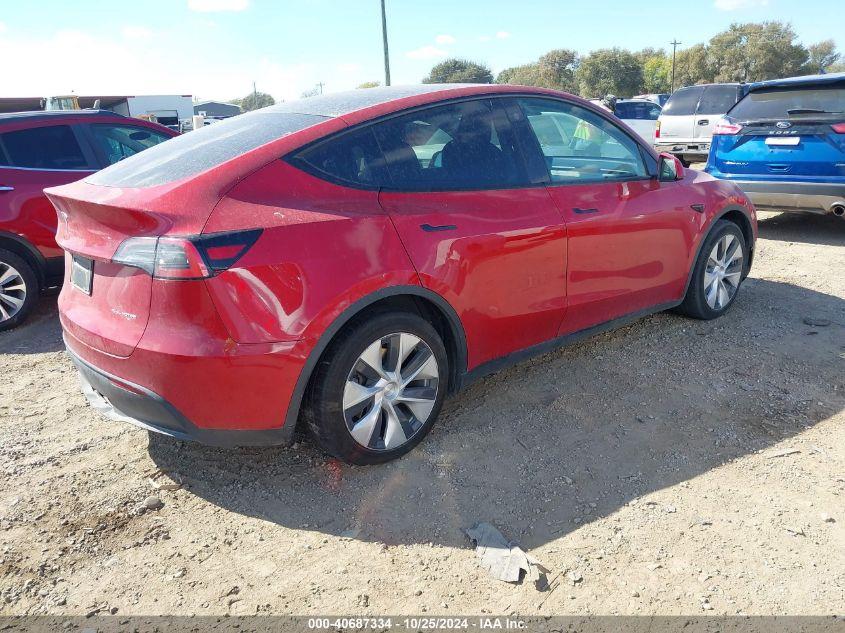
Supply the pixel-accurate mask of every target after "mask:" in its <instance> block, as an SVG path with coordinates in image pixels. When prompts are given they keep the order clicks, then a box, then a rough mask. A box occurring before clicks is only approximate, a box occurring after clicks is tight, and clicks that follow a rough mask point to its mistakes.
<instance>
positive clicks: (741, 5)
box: [713, 0, 769, 11]
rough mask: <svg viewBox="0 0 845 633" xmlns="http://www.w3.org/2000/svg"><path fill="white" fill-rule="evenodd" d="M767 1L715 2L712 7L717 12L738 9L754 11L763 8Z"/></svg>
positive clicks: (737, 0)
mask: <svg viewBox="0 0 845 633" xmlns="http://www.w3.org/2000/svg"><path fill="white" fill-rule="evenodd" d="M768 4H769V0H715V1H714V3H713V6H715V7H716V8H717V9H718V10H719V11H738V10H740V9H754V8H757V7H765V6H766V5H768Z"/></svg>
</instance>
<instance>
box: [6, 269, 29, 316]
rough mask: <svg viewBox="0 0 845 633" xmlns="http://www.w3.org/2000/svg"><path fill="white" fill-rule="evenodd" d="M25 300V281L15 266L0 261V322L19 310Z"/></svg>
mask: <svg viewBox="0 0 845 633" xmlns="http://www.w3.org/2000/svg"><path fill="white" fill-rule="evenodd" d="M25 301H26V282H24V279H23V276H22V275H21V274H20V272H18V270H17V269H16V268H14V267H13V266H11V265H10V264H7V263H6V262H0V322H3V321H8V320H9V319H11V318H12V317H14V316H15V315H16V314H17V313H18V312H20V310H21V308H22V307H23V304H24V302H25Z"/></svg>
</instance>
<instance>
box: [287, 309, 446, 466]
mask: <svg viewBox="0 0 845 633" xmlns="http://www.w3.org/2000/svg"><path fill="white" fill-rule="evenodd" d="M448 376H449V362H448V358H447V356H446V349H445V347H444V345H443V341H442V340H441V338H440V336H439V335H438V333H437V331H436V330H435V329H434V327H433V326H432V325H431V324H430V323H429V322H427V321H425V320H424V319H422V318H421V317H419V316H417V315H415V314H411V313H406V312H388V313H382V314H378V315H376V316H373V317H369V318H367V319H366V320H361V321H359V322H357V323H355V324H353V325H352V326H350V327H349V328H348V329H346V330H343V331H341V332H340V333H339V334H338V335H337V338H336V339H335V340H334V341H332V343H331V344H330V345H329V347H328V349H327V350H326V352H325V353H324V354H323V357H322V358H321V359H320V362H319V364H318V365H317V368H316V369H315V371H314V375H313V376H312V378H311V382H310V385H309V390H308V391H309V392H308V395H307V400H306V405H305V408H304V410H303V419H304V421H305V422H306V423H307V424H308V427H309V428H310V431H311V433H312V434H313V436H314V438H315V439H316V440H317V443H318V444H319V445H320V447H321V448H322V449H323V450H324V451H325V452H327V453H329V454H331V455H334V456H335V457H338V458H339V459H342V460H344V461H346V462H349V463H351V464H362V465H363V464H379V463H383V462H387V461H390V460H392V459H396V458H397V457H400V456H401V455H404V454H405V453H407V452H408V451H410V450H411V449H412V448H414V446H416V445H417V444H419V442H420V441H421V440H422V439H423V437H425V435H426V434H427V433H428V432H429V431H430V430H431V427H432V426H433V425H434V422H435V420H436V419H437V416H438V415H439V413H440V409H441V407H442V406H443V400H444V399H445V396H446V390H447V388H448Z"/></svg>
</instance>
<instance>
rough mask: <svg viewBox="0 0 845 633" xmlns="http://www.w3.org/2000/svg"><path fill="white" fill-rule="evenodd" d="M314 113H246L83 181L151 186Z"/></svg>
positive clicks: (270, 137) (291, 127) (305, 121)
mask: <svg viewBox="0 0 845 633" xmlns="http://www.w3.org/2000/svg"><path fill="white" fill-rule="evenodd" d="M325 120H326V117H322V116H318V115H314V114H295V113H284V114H282V113H273V112H261V111H257V112H251V113H249V114H241V115H239V116H236V117H232V118H231V119H226V120H224V121H221V122H220V123H215V124H214V125H210V126H208V127H204V128H201V129H199V130H194V131H193V132H187V133H186V134H182V135H181V136H177V137H175V138H172V139H171V140H169V141H168V142H166V143H161V144H159V145H155V146H154V147H151V148H150V149H148V150H145V151H143V152H140V153H138V154H136V155H134V156H130V157H129V158H127V159H126V160H122V161H120V162H118V163H115V164H114V165H112V166H111V167H106V168H105V169H104V170H102V171H100V172H97V173H96V174H94V175H93V176H91V177H90V178H88V179H87V182H90V183H92V184H95V185H107V186H110V187H152V186H155V185H163V184H166V183H169V182H175V181H176V180H180V179H182V178H187V177H189V176H193V175H195V174H199V173H201V172H203V171H206V170H208V169H211V168H212V167H215V166H217V165H220V164H221V163H225V162H226V161H228V160H231V159H233V158H235V157H236V156H240V155H241V154H245V153H246V152H249V151H251V150H253V149H255V148H256V147H260V146H261V145H265V144H267V143H269V142H270V141H274V140H276V139H278V138H281V137H283V136H287V135H288V134H292V133H294V132H298V131H299V130H304V129H305V128H307V127H310V126H312V125H316V124H317V123H320V122H321V121H325Z"/></svg>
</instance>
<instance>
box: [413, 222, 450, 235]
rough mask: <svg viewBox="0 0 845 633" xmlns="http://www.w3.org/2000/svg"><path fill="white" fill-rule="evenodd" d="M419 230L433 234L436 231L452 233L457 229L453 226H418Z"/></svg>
mask: <svg viewBox="0 0 845 633" xmlns="http://www.w3.org/2000/svg"><path fill="white" fill-rule="evenodd" d="M420 228H421V229H422V230H423V231H425V232H426V233H434V232H436V231H454V230H455V229H457V228H458V227H457V226H456V225H454V224H435V225H431V224H427V223H426V224H420Z"/></svg>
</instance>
